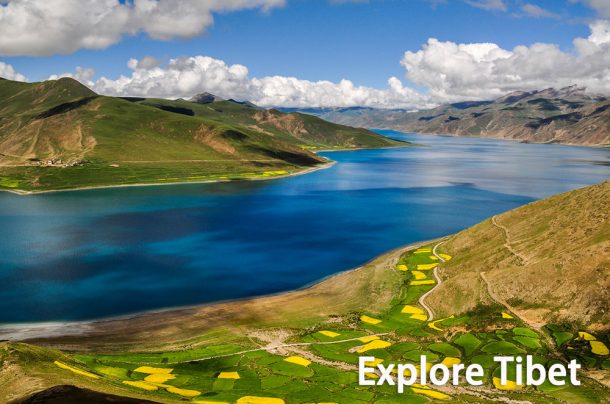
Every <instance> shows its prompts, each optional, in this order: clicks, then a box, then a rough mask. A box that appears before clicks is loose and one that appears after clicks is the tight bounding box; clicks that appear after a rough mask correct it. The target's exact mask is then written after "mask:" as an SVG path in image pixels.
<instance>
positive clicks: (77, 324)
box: [0, 235, 451, 342]
mask: <svg viewBox="0 0 610 404" xmlns="http://www.w3.org/2000/svg"><path fill="white" fill-rule="evenodd" d="M448 237H451V235H445V236H441V237H438V238H435V239H431V240H422V241H416V242H412V243H409V244H406V245H403V246H401V247H397V248H394V249H392V250H389V251H386V252H383V253H381V254H379V255H377V256H375V257H373V258H371V259H370V260H368V261H366V262H365V263H363V264H361V265H359V266H357V267H354V268H349V269H346V270H342V271H339V272H336V273H333V274H330V275H327V276H325V277H323V278H320V279H318V280H316V281H313V282H309V283H307V284H305V285H303V286H302V287H300V288H297V289H290V290H285V291H281V292H276V293H270V294H266V295H259V296H250V297H242V298H237V299H227V300H219V301H214V302H209V303H202V304H195V305H188V306H178V307H168V308H161V309H153V310H147V311H142V312H135V313H128V314H123V315H117V316H113V317H105V318H98V319H92V320H82V321H62V320H59V321H48V322H33V323H10V324H0V342H3V341H9V342H28V341H40V340H42V341H44V340H54V339H61V338H65V337H83V338H87V337H94V336H96V335H99V333H100V332H104V331H110V332H109V333H107V334H106V335H105V336H106V337H109V336H110V335H112V332H113V331H116V332H119V331H121V332H125V331H126V329H129V325H127V326H125V327H121V324H122V323H123V322H131V321H141V320H144V319H147V318H148V319H150V320H151V321H150V323H151V325H152V324H154V320H155V319H159V320H161V319H163V318H172V319H180V318H184V319H186V318H188V317H189V316H191V315H192V314H193V313H196V312H197V311H199V310H202V309H224V308H225V307H228V306H231V305H236V304H240V303H242V304H243V303H252V302H257V301H266V300H274V299H278V298H286V297H289V296H290V295H292V294H295V293H307V292H309V291H312V290H313V289H314V288H317V287H319V286H321V285H323V284H324V283H326V282H329V281H332V280H334V279H336V278H338V277H341V276H344V275H347V274H350V273H355V272H358V271H361V270H362V269H364V268H366V267H367V266H369V265H371V264H373V263H375V262H377V261H379V260H384V263H386V262H385V261H389V260H391V258H392V257H393V256H394V255H396V254H400V255H401V254H403V253H405V252H407V251H410V250H413V249H416V248H419V247H421V246H422V245H426V244H430V243H434V242H439V241H442V240H445V239H447V238H448Z"/></svg>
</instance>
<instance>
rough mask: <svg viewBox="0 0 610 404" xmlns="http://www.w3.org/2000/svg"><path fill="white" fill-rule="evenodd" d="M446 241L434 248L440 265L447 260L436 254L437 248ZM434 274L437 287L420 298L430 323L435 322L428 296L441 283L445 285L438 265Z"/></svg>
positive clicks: (433, 252) (433, 250) (420, 303)
mask: <svg viewBox="0 0 610 404" xmlns="http://www.w3.org/2000/svg"><path fill="white" fill-rule="evenodd" d="M443 243H444V241H441V242H440V243H438V244H437V245H435V246H434V248H433V249H432V254H434V256H435V257H436V258H438V260H439V261H440V263H442V262H445V259H444V258H443V257H441V256H440V255H438V254H437V253H436V248H437V247H438V246H440V245H441V244H443ZM432 273H433V274H434V278H435V279H436V285H435V286H434V287H433V288H432V289H430V290H429V291H427V292H426V293H424V294H423V295H422V296H421V297H420V298H419V305H420V306H422V307H423V308H424V310H426V312H427V313H428V321H432V320H434V312H433V311H432V308H430V306H428V305H427V304H426V301H425V300H426V297H428V295H429V294H430V293H432V292H434V290H435V289H436V288H438V287H439V286H440V285H441V283H443V280H442V279H441V277H440V276H438V265H437V266H436V267H434V269H433V270H432Z"/></svg>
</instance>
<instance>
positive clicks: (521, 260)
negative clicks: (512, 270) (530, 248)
mask: <svg viewBox="0 0 610 404" xmlns="http://www.w3.org/2000/svg"><path fill="white" fill-rule="evenodd" d="M491 223H492V224H493V225H494V226H496V227H497V228H498V229H500V230H502V231H503V232H504V240H505V243H504V247H506V249H507V250H508V251H510V252H511V253H512V254H513V255H514V256H515V257H517V258H518V259H519V265H525V264H527V259H526V258H525V257H524V256H522V255H521V254H519V253H518V252H517V251H515V249H514V248H513V247H512V246H511V245H510V234H509V232H508V229H507V228H506V226H503V225H501V224H499V223H498V222H497V221H496V216H492V218H491Z"/></svg>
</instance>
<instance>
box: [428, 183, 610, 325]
mask: <svg viewBox="0 0 610 404" xmlns="http://www.w3.org/2000/svg"><path fill="white" fill-rule="evenodd" d="M608 206H610V181H607V182H605V183H602V184H599V185H594V186H591V187H587V188H583V189H579V190H576V191H572V192H568V193H564V194H561V195H556V196H553V197H550V198H547V199H543V200H541V201H537V202H533V203H530V204H529V205H526V206H523V207H521V208H518V209H515V210H512V211H509V212H507V213H504V214H502V215H498V216H497V217H495V218H494V219H489V220H486V221H484V222H483V223H480V224H478V225H476V226H474V227H472V228H470V229H467V230H464V231H463V232H461V233H459V234H457V235H456V236H454V237H452V238H450V239H449V241H447V243H446V244H445V245H444V247H443V248H444V249H445V250H446V251H447V252H448V254H450V255H452V256H454V257H455V259H453V260H451V261H449V262H448V263H446V265H445V266H444V267H443V270H442V272H441V277H442V278H443V283H442V285H440V286H439V287H438V288H437V290H436V291H435V292H434V293H433V294H432V295H431V296H430V299H429V301H428V302H429V303H430V305H431V306H433V307H435V311H436V310H437V312H438V313H439V315H442V316H444V315H450V314H454V313H460V312H463V311H467V310H471V309H473V308H475V307H476V306H477V305H478V304H481V303H486V302H489V300H490V292H491V294H493V295H494V296H495V300H497V301H504V302H506V303H507V304H508V305H510V306H511V307H512V311H513V312H515V313H517V314H518V315H519V317H521V318H525V319H530V321H531V323H532V324H547V323H549V322H554V323H558V324H561V323H569V324H576V325H583V324H586V325H589V327H590V328H592V329H605V330H608V329H610V310H608V307H609V306H608V302H610V211H609V210H608Z"/></svg>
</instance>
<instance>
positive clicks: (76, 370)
mask: <svg viewBox="0 0 610 404" xmlns="http://www.w3.org/2000/svg"><path fill="white" fill-rule="evenodd" d="M53 363H54V364H55V366H57V367H59V368H61V369H65V370H69V371H70V372H72V373H75V374H77V375H81V376H85V377H90V378H92V379H99V378H100V377H99V376H98V375H94V374H93V373H89V372H85V371H84V370H80V369H77V368H74V367H72V366H69V365H66V364H65V363H62V362H60V361H55V362H53Z"/></svg>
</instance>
